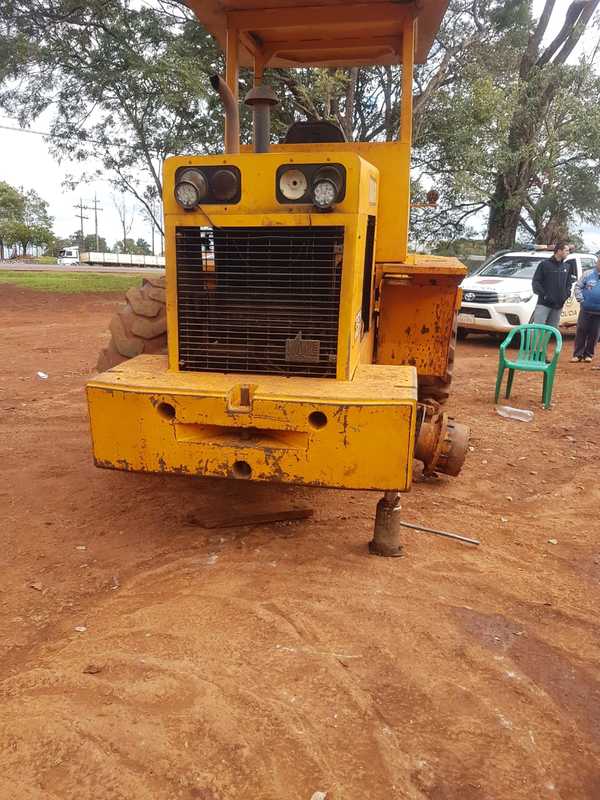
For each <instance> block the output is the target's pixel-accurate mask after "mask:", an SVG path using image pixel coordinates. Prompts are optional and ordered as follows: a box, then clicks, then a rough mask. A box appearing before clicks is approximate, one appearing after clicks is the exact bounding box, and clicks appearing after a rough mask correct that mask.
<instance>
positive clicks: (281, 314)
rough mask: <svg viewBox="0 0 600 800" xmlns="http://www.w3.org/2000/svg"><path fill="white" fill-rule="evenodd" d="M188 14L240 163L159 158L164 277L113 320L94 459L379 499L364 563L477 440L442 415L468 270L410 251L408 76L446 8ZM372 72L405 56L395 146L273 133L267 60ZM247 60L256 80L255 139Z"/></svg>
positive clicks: (94, 422) (318, 131)
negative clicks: (408, 502)
mask: <svg viewBox="0 0 600 800" xmlns="http://www.w3.org/2000/svg"><path fill="white" fill-rule="evenodd" d="M188 5H189V6H190V7H191V8H192V9H193V10H194V11H195V13H196V15H197V16H198V18H199V20H200V22H201V23H202V24H203V25H204V26H205V27H206V28H207V29H208V31H210V33H212V34H213V35H214V36H215V37H216V39H217V40H218V41H219V42H220V43H221V45H222V46H223V48H224V50H225V53H226V75H225V79H223V78H221V77H219V76H215V77H214V78H212V83H213V86H214V88H215V90H216V91H218V92H219V94H220V96H221V98H222V101H223V104H224V109H225V121H226V124H225V147H224V150H225V152H224V153H222V154H220V155H210V156H199V155H189V156H176V157H172V158H169V159H168V160H167V161H166V162H165V165H164V198H163V202H164V218H165V243H166V278H165V279H164V280H165V282H164V283H163V279H159V280H156V279H150V280H148V281H146V282H145V283H144V286H143V287H142V288H141V289H134V290H130V292H129V293H128V295H127V301H128V304H127V306H126V308H125V309H124V310H122V311H120V312H119V313H118V314H117V315H116V316H115V318H114V319H113V320H112V322H111V332H112V339H111V342H110V344H109V346H108V348H107V349H106V350H105V351H104V352H103V353H102V354H101V358H100V362H99V367H100V368H101V370H103V371H101V374H99V375H97V376H96V377H95V378H94V379H93V380H91V381H90V382H89V383H88V385H87V397H88V404H89V413H90V420H91V429H92V438H93V450H94V459H95V463H96V464H97V465H98V466H99V467H106V468H109V469H120V470H128V471H134V472H161V473H177V474H185V475H190V476H213V477H222V478H229V479H231V480H246V481H276V482H285V483H295V484H302V485H305V486H328V487H338V488H341V489H370V490H378V491H380V492H383V493H384V494H383V497H382V498H381V499H380V501H379V503H378V505H377V512H376V518H375V532H374V536H373V540H372V541H371V542H370V551H371V552H372V553H375V554H378V555H385V556H397V555H400V554H401V552H402V546H401V537H400V514H399V510H400V503H399V497H400V493H401V492H407V491H408V490H409V489H410V486H411V480H412V474H413V460H414V459H417V460H420V461H422V462H423V464H424V469H425V471H426V472H428V473H433V472H444V473H447V474H449V475H457V474H458V472H459V471H460V469H461V467H462V464H463V461H464V457H465V452H466V450H467V443H468V429H467V428H466V427H465V426H463V425H460V424H458V423H456V422H454V421H453V420H452V419H450V418H449V417H448V416H447V415H446V414H445V413H444V412H443V410H442V406H441V404H442V403H443V402H444V401H445V400H446V398H447V395H448V389H449V384H450V380H451V376H452V362H453V357H454V344H455V338H456V314H457V310H458V307H459V304H460V294H461V293H460V288H459V284H460V282H461V280H462V278H463V276H464V274H465V268H464V267H463V266H462V264H460V263H459V262H458V261H456V260H455V259H451V258H436V257H431V256H420V255H415V254H411V253H409V252H408V226H409V216H410V162H411V135H412V85H413V67H414V63H415V61H417V62H423V61H424V60H425V59H426V57H427V53H428V51H429V49H430V47H431V44H432V41H433V38H434V36H435V34H436V32H437V30H438V27H439V24H440V22H441V19H442V17H443V14H444V12H445V9H446V5H447V2H444V0H414V1H413V2H411V1H410V0H408V1H407V2H390V0H379V1H378V0H372V1H371V2H369V3H366V2H352V1H351V0H309V2H308V4H305V3H303V2H301V1H300V2H295V1H294V0H260V2H257V0H254V2H253V0H188ZM255 5H258V6H260V7H259V8H255V7H254V6H255ZM361 64H382V65H394V64H401V65H402V72H401V75H402V78H401V80H402V87H401V88H402V100H401V121H400V131H399V139H398V141H394V142H369V143H362V142H348V141H346V140H345V137H344V135H343V133H342V131H341V129H340V128H338V127H337V126H336V125H335V124H332V123H330V122H325V121H320V122H297V123H295V124H294V125H292V126H291V128H290V129H289V131H288V133H287V135H286V137H285V140H284V141H283V142H282V143H280V144H272V143H271V141H270V140H271V136H270V110H271V107H272V106H273V105H274V104H276V103H277V98H276V96H275V94H274V92H273V90H272V89H271V88H270V87H269V86H268V85H266V84H265V83H264V81H263V75H264V70H265V68H267V67H269V68H271V67H285V68H290V67H299V66H302V67H305V66H314V67H347V66H358V65H361ZM240 66H249V67H252V68H253V70H254V86H253V88H252V89H251V91H250V92H249V93H248V95H247V96H246V98H245V102H246V103H247V104H248V105H249V106H250V107H251V109H252V114H253V131H254V142H253V146H251V147H250V146H248V147H240V125H239V101H238V87H239V69H240ZM165 332H166V334H167V340H168V352H164V350H165V349H166V348H165V338H164V337H165ZM161 350H163V352H161ZM125 358H127V359H128V360H124V359H125ZM117 362H121V363H117Z"/></svg>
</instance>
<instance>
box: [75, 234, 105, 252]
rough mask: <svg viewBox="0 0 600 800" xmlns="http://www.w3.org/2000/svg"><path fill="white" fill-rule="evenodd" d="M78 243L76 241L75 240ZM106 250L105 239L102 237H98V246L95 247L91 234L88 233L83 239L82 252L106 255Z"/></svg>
mask: <svg viewBox="0 0 600 800" xmlns="http://www.w3.org/2000/svg"><path fill="white" fill-rule="evenodd" d="M76 241H78V240H76ZM107 250H108V246H107V244H106V239H105V238H104V236H98V245H97V246H96V235H95V234H93V233H88V234H87V235H86V236H84V238H83V252H84V253H90V252H96V253H106V251H107Z"/></svg>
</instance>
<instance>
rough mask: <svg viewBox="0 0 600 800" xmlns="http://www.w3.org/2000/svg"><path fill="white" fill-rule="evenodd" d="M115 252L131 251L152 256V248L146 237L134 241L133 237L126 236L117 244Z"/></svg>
mask: <svg viewBox="0 0 600 800" xmlns="http://www.w3.org/2000/svg"><path fill="white" fill-rule="evenodd" d="M113 252H115V253H129V254H130V255H134V256H151V255H152V248H151V247H150V245H149V244H148V242H147V241H146V240H145V239H141V238H140V239H138V240H137V241H134V240H133V239H130V238H126V239H124V240H123V239H121V240H120V241H118V242H117V243H116V244H115V246H114V248H113Z"/></svg>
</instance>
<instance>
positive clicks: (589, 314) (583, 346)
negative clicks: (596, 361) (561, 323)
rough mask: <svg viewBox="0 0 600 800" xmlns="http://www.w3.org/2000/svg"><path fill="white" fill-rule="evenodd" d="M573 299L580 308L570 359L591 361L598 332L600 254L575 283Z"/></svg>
mask: <svg viewBox="0 0 600 800" xmlns="http://www.w3.org/2000/svg"><path fill="white" fill-rule="evenodd" d="M575 299H576V300H577V302H578V303H579V304H580V309H579V317H578V318H577V333H576V335H575V347H574V349H573V358H572V359H571V361H591V360H592V358H593V357H594V350H595V348H596V342H597V341H598V333H600V256H598V260H597V262H596V266H595V268H594V269H591V270H589V271H588V272H586V273H584V274H583V275H582V276H581V278H580V279H579V280H578V281H577V283H576V284H575Z"/></svg>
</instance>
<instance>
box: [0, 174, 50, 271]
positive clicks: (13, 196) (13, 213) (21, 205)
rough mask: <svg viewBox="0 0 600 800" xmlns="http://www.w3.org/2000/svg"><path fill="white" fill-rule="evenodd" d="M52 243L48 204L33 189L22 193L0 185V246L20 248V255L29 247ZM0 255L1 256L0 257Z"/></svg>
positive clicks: (2, 184) (5, 185) (3, 184)
mask: <svg viewBox="0 0 600 800" xmlns="http://www.w3.org/2000/svg"><path fill="white" fill-rule="evenodd" d="M53 240H54V234H53V233H52V217H50V216H49V214H48V203H46V201H45V200H42V198H41V197H40V196H39V195H38V193H37V192H35V191H34V190H33V189H30V190H29V191H27V192H25V193H23V191H22V190H21V191H19V190H18V189H15V188H14V187H12V186H9V184H7V183H4V182H2V183H0V244H1V245H2V248H4V246H6V245H7V246H9V247H10V246H12V245H14V244H20V245H21V247H22V249H23V252H24V253H25V252H26V251H27V248H28V247H29V246H30V245H36V246H39V247H41V246H46V247H49V246H50V245H51V243H52V242H53ZM0 255H1V253H0Z"/></svg>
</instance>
